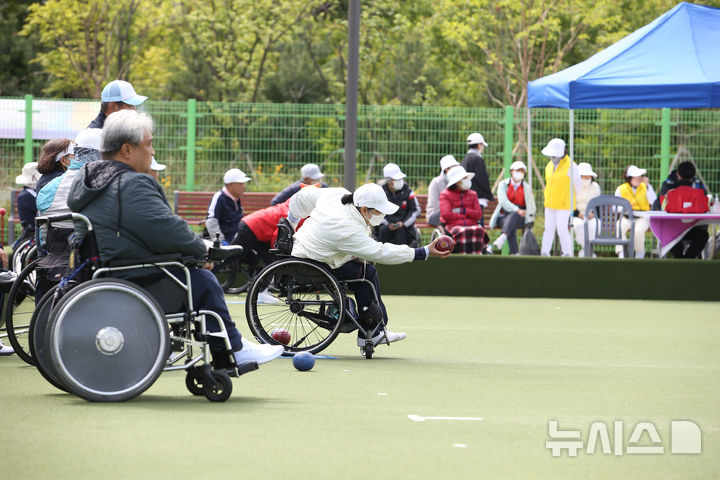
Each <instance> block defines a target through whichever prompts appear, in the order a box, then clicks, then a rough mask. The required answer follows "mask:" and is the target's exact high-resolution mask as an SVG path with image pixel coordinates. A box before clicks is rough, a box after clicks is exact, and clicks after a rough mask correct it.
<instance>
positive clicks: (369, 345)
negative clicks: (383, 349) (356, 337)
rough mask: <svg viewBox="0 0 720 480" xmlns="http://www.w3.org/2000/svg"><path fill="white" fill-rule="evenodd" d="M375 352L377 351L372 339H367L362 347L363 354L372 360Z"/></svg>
mask: <svg viewBox="0 0 720 480" xmlns="http://www.w3.org/2000/svg"><path fill="white" fill-rule="evenodd" d="M373 352H375V346H374V345H373V342H372V341H371V340H368V341H366V342H365V346H364V347H363V348H362V354H363V355H364V356H365V358H366V359H368V360H370V359H371V358H372V357H373Z"/></svg>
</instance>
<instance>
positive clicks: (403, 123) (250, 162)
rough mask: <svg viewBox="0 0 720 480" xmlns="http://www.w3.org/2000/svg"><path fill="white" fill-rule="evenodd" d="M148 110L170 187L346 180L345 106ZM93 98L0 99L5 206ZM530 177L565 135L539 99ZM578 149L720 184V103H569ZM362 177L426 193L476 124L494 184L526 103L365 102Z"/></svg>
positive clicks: (605, 168)
mask: <svg viewBox="0 0 720 480" xmlns="http://www.w3.org/2000/svg"><path fill="white" fill-rule="evenodd" d="M141 109H142V110H144V111H146V112H148V113H149V114H151V115H152V116H153V119H154V121H155V132H154V137H155V140H154V146H155V151H156V155H155V156H156V158H157V159H158V161H160V162H162V163H165V164H167V165H168V168H167V170H166V171H165V173H164V174H163V175H164V176H163V178H162V180H163V184H164V186H165V188H166V189H167V190H168V192H171V191H172V190H176V189H179V190H184V189H190V190H215V189H217V188H219V186H220V184H221V178H222V174H223V172H224V171H225V170H227V169H228V168H232V167H237V168H240V169H242V170H244V171H245V172H246V173H248V174H249V175H250V176H251V177H253V181H252V182H250V184H249V185H248V189H249V190H250V191H278V190H280V189H282V188H284V187H285V186H286V185H287V184H288V183H290V182H292V181H294V180H296V179H297V178H298V177H299V171H300V167H301V166H302V165H303V164H305V163H317V164H319V165H320V166H321V168H322V170H323V172H324V173H325V174H326V175H327V177H326V180H327V182H328V183H330V184H331V185H342V176H343V135H344V128H345V118H344V106H343V105H324V104H323V105H307V104H247V103H218V102H195V100H188V101H186V102H171V101H153V100H148V101H147V102H145V103H144V104H143V105H142V106H141ZM98 110H99V102H97V101H96V100H56V99H33V98H32V97H31V96H26V97H24V98H0V171H2V177H1V178H0V187H1V188H2V190H3V192H5V193H2V196H1V197H0V206H5V207H7V206H8V205H9V195H8V194H7V191H8V190H9V189H10V188H14V187H15V185H14V179H15V176H16V175H18V174H19V173H20V170H21V168H22V165H23V163H24V162H28V161H32V160H34V159H37V157H38V155H39V152H40V148H41V146H42V144H43V143H44V142H45V141H47V140H49V139H50V138H55V137H58V136H65V137H68V138H74V135H75V134H76V133H77V132H78V131H79V130H80V129H82V128H84V127H85V126H86V125H87V124H88V123H89V122H90V121H91V120H92V119H93V118H94V116H95V115H96V114H97V112H98ZM531 115H532V142H533V145H532V156H533V158H534V159H535V161H536V162H537V163H538V165H537V166H538V169H537V170H535V171H533V173H532V177H533V187H534V189H535V191H536V199H537V200H538V203H539V204H541V202H542V193H541V190H540V189H541V186H540V183H539V179H538V172H542V171H543V170H544V165H545V163H546V161H545V159H544V157H542V155H541V154H540V150H541V148H542V147H543V146H544V145H545V143H546V142H547V140H549V139H550V138H552V137H562V138H565V139H566V140H567V139H568V134H569V131H570V115H569V113H568V111H567V110H560V109H533V110H532V112H531ZM573 115H574V116H573V118H574V122H573V127H574V160H575V161H576V162H582V161H585V162H589V163H590V164H591V165H592V166H593V168H594V169H595V171H596V172H597V173H598V174H599V177H598V181H599V183H600V185H601V187H602V189H603V192H606V193H612V192H614V190H615V188H616V187H617V186H618V185H619V184H620V183H621V182H622V181H623V180H622V176H623V171H624V169H625V167H626V166H627V165H630V164H635V165H638V166H639V167H641V168H647V169H648V171H649V175H650V180H651V182H652V184H653V185H654V186H656V188H659V185H660V183H661V182H662V180H663V179H664V177H665V175H666V172H667V168H668V167H669V166H670V165H671V164H672V162H673V160H674V159H679V160H685V159H691V160H693V161H694V162H695V163H696V165H697V167H698V171H699V173H700V175H701V176H702V178H703V179H704V180H705V181H706V185H707V187H708V189H709V190H710V191H711V192H713V193H717V192H718V191H719V190H720V112H719V111H712V110H667V109H663V110H578V111H575V112H574V113H573ZM358 117H359V118H358V150H359V151H358V155H357V167H356V169H357V171H356V177H357V180H358V183H364V182H367V181H371V180H377V179H378V178H379V177H381V176H382V167H383V166H384V165H385V164H386V163H388V162H394V163H397V164H398V165H400V167H401V168H402V169H403V171H405V173H407V174H408V177H409V178H408V182H409V183H410V184H411V185H412V186H413V187H414V188H415V189H416V191H418V192H419V193H422V192H425V191H426V188H427V185H428V183H429V182H430V180H431V179H432V178H433V177H434V176H435V175H437V174H438V173H439V160H440V158H441V157H442V156H444V155H447V154H453V155H455V156H456V157H457V158H458V160H462V158H463V157H464V155H465V153H466V145H465V138H466V137H467V134H468V133H470V132H473V131H479V132H481V133H482V134H483V135H484V136H485V138H486V140H487V142H488V143H489V147H488V148H487V149H486V150H485V155H484V156H485V159H486V162H487V165H488V171H489V173H490V177H491V184H494V183H495V181H496V180H497V179H498V178H500V175H501V172H502V171H503V167H504V166H507V165H509V164H510V162H512V161H513V160H523V161H525V162H526V163H527V161H528V154H527V150H526V148H527V137H528V136H527V118H528V114H527V111H526V110H525V109H513V108H511V107H506V108H504V109H503V108H496V109H481V108H446V107H408V106H372V105H366V106H361V107H360V108H359V113H358Z"/></svg>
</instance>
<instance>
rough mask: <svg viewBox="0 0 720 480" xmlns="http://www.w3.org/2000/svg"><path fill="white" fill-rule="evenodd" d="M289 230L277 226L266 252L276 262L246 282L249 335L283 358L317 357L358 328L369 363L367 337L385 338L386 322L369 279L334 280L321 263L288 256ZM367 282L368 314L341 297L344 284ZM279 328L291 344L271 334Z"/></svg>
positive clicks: (283, 223) (369, 340)
mask: <svg viewBox="0 0 720 480" xmlns="http://www.w3.org/2000/svg"><path fill="white" fill-rule="evenodd" d="M293 233H294V231H293V228H292V226H291V225H290V223H289V222H288V221H287V219H281V220H280V223H279V224H278V239H277V242H276V243H275V248H274V249H273V250H271V252H272V253H274V254H275V255H276V257H277V258H278V259H277V260H276V261H275V262H273V263H271V264H270V265H268V266H266V267H265V268H264V269H263V270H262V271H260V273H259V274H258V275H257V277H255V279H254V280H253V281H252V283H251V284H250V287H249V288H248V293H247V300H246V301H245V314H246V317H247V321H248V326H249V327H250V331H251V332H252V333H253V335H254V336H255V338H256V339H257V340H258V341H259V342H262V343H268V344H272V345H282V346H283V347H284V349H285V353H284V354H285V355H294V354H296V353H299V352H310V353H313V354H315V353H318V352H321V351H322V350H324V349H325V348H327V347H328V346H329V345H330V344H331V343H332V342H333V340H335V338H336V337H337V336H338V335H339V334H340V333H349V332H352V331H354V330H355V329H358V330H359V332H360V336H361V337H364V338H365V343H364V345H363V346H362V347H361V349H360V351H361V354H362V355H363V356H364V357H365V358H367V359H371V358H372V357H373V354H374V350H375V345H374V343H373V341H372V338H373V337H374V336H375V335H377V334H378V333H379V332H380V331H382V332H383V333H384V334H385V337H384V338H385V341H386V343H387V344H388V345H389V344H390V343H389V342H388V341H387V336H386V335H387V333H386V330H385V322H384V320H383V319H382V314H381V311H380V308H379V303H380V302H379V299H378V295H377V292H376V291H375V287H374V285H373V284H372V282H371V281H370V280H367V279H364V278H362V279H357V280H338V279H337V278H336V277H335V275H334V274H333V272H332V270H331V269H330V268H329V267H328V266H327V265H325V264H323V263H321V262H316V261H314V260H310V259H307V258H297V257H292V256H290V253H291V251H292V235H293ZM355 282H365V283H367V284H368V285H369V286H370V287H371V289H372V292H373V295H374V297H375V302H374V305H373V307H374V308H371V309H370V311H369V312H365V313H363V312H361V313H358V312H357V309H356V307H355V301H354V300H353V299H351V298H349V297H347V296H346V293H345V292H346V291H347V290H348V289H349V285H350V284H352V283H355ZM281 330H284V331H286V332H287V333H289V336H290V340H289V341H287V343H284V342H283V341H281V340H286V339H287V336H286V337H285V339H283V336H281V335H274V334H275V333H276V332H278V331H281Z"/></svg>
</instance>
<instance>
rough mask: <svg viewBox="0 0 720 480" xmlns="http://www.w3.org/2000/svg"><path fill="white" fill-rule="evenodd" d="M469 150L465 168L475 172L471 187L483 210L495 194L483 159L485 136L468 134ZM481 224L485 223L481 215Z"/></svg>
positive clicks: (464, 161)
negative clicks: (491, 188)
mask: <svg viewBox="0 0 720 480" xmlns="http://www.w3.org/2000/svg"><path fill="white" fill-rule="evenodd" d="M467 144H468V148H469V150H468V152H467V155H465V158H464V159H463V161H462V166H463V168H464V169H465V170H466V171H467V172H468V173H474V174H475V176H474V177H473V179H472V180H471V182H472V185H471V187H470V188H471V189H473V190H475V193H477V196H478V203H479V204H480V206H481V207H482V209H483V210H485V208H487V206H488V201H490V200H492V198H493V194H492V190H490V178H489V177H488V172H487V167H485V160H483V157H482V153H483V150H485V147H487V142H485V138H484V137H483V136H482V135H481V134H479V133H477V132H475V133H471V134H470V135H468V138H467ZM478 223H480V225H483V226H485V225H484V222H483V217H480V221H479V222H478Z"/></svg>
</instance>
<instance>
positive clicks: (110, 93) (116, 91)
mask: <svg viewBox="0 0 720 480" xmlns="http://www.w3.org/2000/svg"><path fill="white" fill-rule="evenodd" d="M100 99H101V100H102V101H103V102H123V103H127V104H128V105H134V106H137V105H140V104H141V103H143V102H144V101H145V100H147V97H144V96H142V95H138V94H137V93H135V89H134V88H133V86H132V85H130V83H129V82H126V81H125V80H113V81H112V82H110V83H108V84H107V85H105V88H103V91H102V94H101V95H100Z"/></svg>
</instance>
